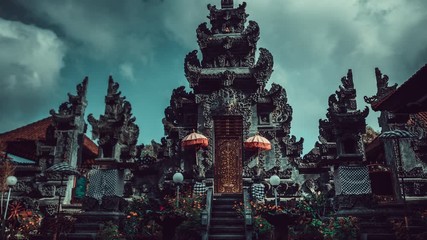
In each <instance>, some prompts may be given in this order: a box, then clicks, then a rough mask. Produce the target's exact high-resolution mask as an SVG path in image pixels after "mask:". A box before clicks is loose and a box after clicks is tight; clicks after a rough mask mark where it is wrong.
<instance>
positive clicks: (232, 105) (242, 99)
mask: <svg viewBox="0 0 427 240" xmlns="http://www.w3.org/2000/svg"><path fill="white" fill-rule="evenodd" d="M198 101H199V102H200V103H201V104H202V107H203V112H202V114H203V117H204V125H203V126H204V127H205V128H207V129H211V128H213V120H212V116H215V115H240V116H243V129H244V134H245V135H247V134H248V132H249V127H250V124H251V115H252V110H251V101H250V99H249V98H248V97H247V96H246V95H245V94H244V93H243V92H242V91H239V90H236V89H234V88H230V87H227V88H222V89H220V90H219V91H216V92H213V93H212V94H211V95H209V96H204V97H203V96H199V98H198ZM196 102H197V100H196Z"/></svg>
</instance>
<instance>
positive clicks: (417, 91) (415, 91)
mask: <svg viewBox="0 0 427 240" xmlns="http://www.w3.org/2000/svg"><path fill="white" fill-rule="evenodd" d="M426 77H427V64H426V65H424V66H423V67H422V68H420V69H419V70H418V71H417V72H416V73H415V74H414V75H412V76H411V77H410V78H409V79H408V80H407V81H405V82H404V83H403V84H402V85H400V86H399V87H398V88H397V89H396V90H395V91H393V92H392V93H391V94H389V95H388V96H386V97H384V98H383V99H381V101H379V102H378V103H375V104H373V105H372V109H373V110H375V111H378V110H389V111H405V112H408V113H409V112H414V111H413V110H412V109H408V108H409V107H408V104H411V103H413V102H416V101H418V100H419V99H422V98H424V96H425V95H426V94H427V91H426V88H424V87H423V86H424V85H425V83H426V81H427V80H426ZM424 101H425V100H424ZM424 107H425V106H424Z"/></svg>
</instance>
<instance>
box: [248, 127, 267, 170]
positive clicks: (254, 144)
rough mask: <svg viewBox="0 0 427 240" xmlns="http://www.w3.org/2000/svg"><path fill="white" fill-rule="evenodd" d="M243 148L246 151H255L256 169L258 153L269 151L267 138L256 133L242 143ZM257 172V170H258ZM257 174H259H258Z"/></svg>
mask: <svg viewBox="0 0 427 240" xmlns="http://www.w3.org/2000/svg"><path fill="white" fill-rule="evenodd" d="M243 145H244V146H245V148H247V149H254V150H257V157H256V165H257V167H258V164H259V160H258V158H259V153H260V151H268V150H271V143H270V141H268V139H267V138H265V137H263V136H261V135H259V133H256V134H255V136H252V137H250V138H248V139H246V141H245V142H244V143H243ZM258 171H259V169H258ZM258 174H259V172H258Z"/></svg>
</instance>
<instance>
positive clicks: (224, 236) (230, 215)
mask: <svg viewBox="0 0 427 240" xmlns="http://www.w3.org/2000/svg"><path fill="white" fill-rule="evenodd" d="M236 202H237V203H239V202H243V196H242V194H227V195H221V196H214V197H213V201H212V213H211V214H212V215H211V223H210V229H209V239H210V240H243V239H245V222H244V219H243V218H241V217H239V216H238V215H237V212H236V210H235V209H233V205H234V204H235V203H236Z"/></svg>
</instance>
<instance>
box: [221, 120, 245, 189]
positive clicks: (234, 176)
mask: <svg viewBox="0 0 427 240" xmlns="http://www.w3.org/2000/svg"><path fill="white" fill-rule="evenodd" d="M242 127H243V124H242V117H241V116H222V117H218V118H215V119H214V129H215V163H214V164H215V174H214V184H215V193H241V192H242V184H243V179H242V172H243V170H242V145H243V140H242V138H243V137H242V135H243V132H242V130H243V128H242Z"/></svg>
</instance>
